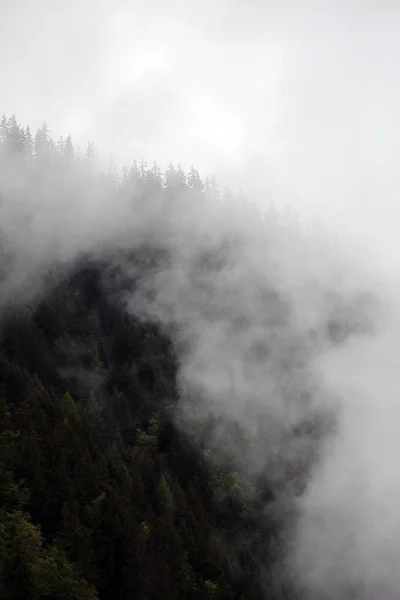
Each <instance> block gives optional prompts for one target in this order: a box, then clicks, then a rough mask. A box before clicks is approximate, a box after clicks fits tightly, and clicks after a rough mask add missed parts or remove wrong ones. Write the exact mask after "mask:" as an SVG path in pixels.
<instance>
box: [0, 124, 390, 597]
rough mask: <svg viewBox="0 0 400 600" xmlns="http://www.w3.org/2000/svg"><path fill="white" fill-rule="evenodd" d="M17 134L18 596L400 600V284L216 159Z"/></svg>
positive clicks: (5, 149) (12, 201)
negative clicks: (224, 180) (231, 184)
mask: <svg viewBox="0 0 400 600" xmlns="http://www.w3.org/2000/svg"><path fill="white" fill-rule="evenodd" d="M0 143H1V147H0V245H1V262H0V270H1V278H0V344H1V348H0V384H1V386H0V426H1V433H0V440H1V452H0V477H1V485H0V500H1V506H0V526H1V531H2V534H1V535H2V541H1V546H0V564H1V569H0V590H1V594H0V595H1V597H4V598H20V597H23V598H32V599H33V598H35V599H36V598H43V599H48V598H74V599H75V598H76V599H81V600H84V599H88V598H90V599H94V598H99V599H103V598H104V599H106V598H107V599H108V598H110V599H111V598H126V599H128V598H141V599H143V600H148V599H150V598H154V599H156V598H161V597H164V598H179V599H180V598H188V599H189V598H198V599H199V600H203V599H205V598H207V599H208V598H218V599H221V600H222V599H225V598H227V599H228V598H229V599H232V600H233V599H238V600H239V599H240V600H244V599H247V598H248V599H249V600H250V599H255V598H260V599H264V598H301V599H303V598H304V599H305V600H308V599H310V600H314V599H316V598H318V599H324V598H326V599H327V600H328V599H332V600H336V599H342V598H360V599H364V598H368V599H371V600H372V599H373V600H375V599H378V598H385V599H386V598H388V599H389V598H395V597H397V595H398V591H399V590H400V581H399V574H398V569H397V567H396V565H397V557H398V555H399V551H400V547H399V542H398V537H399V536H398V533H399V530H400V523H399V516H398V515H399V514H400V513H399V512H398V499H399V496H400V479H399V477H398V476H397V473H396V466H395V456H396V449H397V448H398V441H397V440H398V423H397V415H398V408H397V390H398V389H399V388H398V383H399V382H398V381H397V379H398V376H399V375H398V373H399V372H400V371H399V368H398V367H399V365H398V364H397V358H396V348H397V342H398V332H399V320H398V310H397V308H396V298H397V295H396V293H395V290H394V286H393V287H390V285H388V282H380V281H379V280H378V281H377V280H376V279H374V278H373V277H372V276H370V275H369V273H368V265H364V264H362V261H360V257H359V256H357V255H356V254H354V255H353V254H352V253H351V252H350V251H349V250H348V249H347V250H344V249H343V248H342V247H340V246H339V245H335V244H334V243H333V242H332V241H328V240H327V239H325V238H324V237H323V236H322V235H319V232H318V231H311V230H308V231H307V232H305V231H303V230H302V228H301V227H300V226H298V225H297V224H296V221H295V220H294V219H292V218H291V217H290V215H288V214H285V213H284V212H282V211H276V210H275V209H273V208H272V207H271V208H270V209H269V210H267V211H264V212H261V211H260V209H259V208H257V207H256V206H254V205H253V204H251V203H250V202H249V201H248V200H247V199H246V198H245V197H244V196H242V195H235V194H232V193H231V192H229V190H225V191H223V192H221V191H220V190H219V189H218V186H217V183H216V181H215V179H213V178H211V179H202V178H201V177H200V175H199V173H198V172H197V170H196V169H195V168H194V167H192V168H191V169H189V171H188V172H187V171H185V170H184V169H183V167H182V166H181V165H172V164H171V165H170V166H169V167H168V169H167V170H166V171H165V172H161V170H160V169H159V167H158V166H157V164H156V163H154V164H153V165H146V164H145V163H144V162H143V161H142V162H140V163H137V162H135V163H133V165H130V166H128V167H125V168H124V169H122V170H120V171H119V170H117V169H116V167H115V166H114V165H113V164H112V163H110V165H109V166H108V168H106V169H104V168H102V167H101V166H100V164H98V160H97V158H96V150H95V147H94V145H93V144H91V143H90V144H89V145H88V147H87V149H86V150H85V151H81V152H78V151H77V150H76V149H75V148H74V145H73V142H72V139H71V138H70V137H67V138H65V139H64V138H61V139H59V140H58V141H55V140H53V139H52V138H51V136H50V132H49V129H48V127H47V125H46V124H44V125H43V126H42V127H41V128H40V129H39V130H38V131H37V132H36V133H33V132H31V131H30V129H29V127H24V128H22V127H21V126H20V124H19V123H18V122H17V119H16V117H14V116H12V117H7V116H4V117H3V118H2V119H1V123H0ZM383 283H384V284H385V285H383Z"/></svg>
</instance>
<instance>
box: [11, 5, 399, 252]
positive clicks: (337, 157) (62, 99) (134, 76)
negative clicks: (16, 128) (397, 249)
mask: <svg viewBox="0 0 400 600" xmlns="http://www.w3.org/2000/svg"><path fill="white" fill-rule="evenodd" d="M0 67H1V68H0V112H6V113H9V114H10V113H12V112H16V113H17V117H18V118H19V120H20V121H21V122H22V123H30V124H32V125H33V126H37V125H39V124H40V123H41V122H42V121H43V120H44V119H46V120H47V122H48V123H49V125H50V128H51V129H52V131H53V133H54V135H55V136H56V137H57V136H58V135H59V134H60V133H64V134H66V133H68V132H71V133H72V135H73V138H74V140H75V142H81V143H82V145H85V143H86V140H87V139H88V138H91V139H93V140H94V141H95V142H96V144H97V146H98V147H99V148H100V150H101V151H102V153H103V154H104V155H106V156H107V155H108V152H111V153H112V155H113V158H114V159H115V160H117V161H118V162H125V161H126V162H131V160H132V159H133V158H135V157H136V158H139V159H140V158H141V157H142V156H143V157H144V158H145V159H146V160H148V161H149V162H151V161H152V160H153V159H154V158H157V160H158V162H160V163H161V165H162V166H164V165H165V164H166V163H167V162H168V160H170V159H172V160H173V161H179V160H180V161H181V162H182V163H183V164H184V166H185V167H186V168H187V169H189V167H190V165H191V164H192V163H194V164H195V165H196V166H197V167H198V168H199V169H200V171H201V172H202V174H211V173H213V172H215V173H216V175H217V178H218V180H219V181H220V182H221V183H222V184H225V183H226V182H227V183H230V184H231V186H232V187H233V188H235V187H237V186H240V185H242V186H243V188H244V190H245V191H246V192H248V193H249V195H250V196H252V197H253V198H254V199H256V200H258V201H262V200H263V199H268V201H269V200H274V201H275V202H276V203H277V204H279V203H280V202H287V201H288V202H289V203H290V204H291V205H293V206H295V207H296V208H299V207H300V210H301V211H303V213H307V214H312V213H315V214H317V215H322V216H323V218H325V219H327V220H328V221H333V222H334V223H336V222H337V223H340V224H341V225H342V226H343V224H344V223H345V225H346V227H347V228H348V229H350V230H354V231H361V232H364V233H366V234H367V235H368V236H369V239H370V240H371V243H372V241H374V242H375V243H376V245H377V247H378V248H379V251H381V250H383V251H384V252H385V253H386V254H387V256H392V254H391V252H390V246H391V245H392V244H394V243H395V241H396V239H397V231H398V216H399V198H398V193H399V189H400V186H399V183H400V170H399V168H398V164H400V160H399V159H400V4H399V3H397V2H396V0H392V1H389V0H363V1H362V0H351V1H350V0H348V1H347V0H342V1H339V0H338V1H335V2H333V1H325V0H314V1H312V0H303V1H300V0H293V1H292V2H290V1H289V0H282V1H280V2H277V1H272V0H271V1H269V2H268V0H202V2H192V1H190V0H169V1H168V2H167V1H165V0H113V1H111V0H109V1H105V0H35V1H33V0H14V1H13V2H10V3H8V2H6V0H1V1H0ZM393 258H394V262H396V258H395V257H393Z"/></svg>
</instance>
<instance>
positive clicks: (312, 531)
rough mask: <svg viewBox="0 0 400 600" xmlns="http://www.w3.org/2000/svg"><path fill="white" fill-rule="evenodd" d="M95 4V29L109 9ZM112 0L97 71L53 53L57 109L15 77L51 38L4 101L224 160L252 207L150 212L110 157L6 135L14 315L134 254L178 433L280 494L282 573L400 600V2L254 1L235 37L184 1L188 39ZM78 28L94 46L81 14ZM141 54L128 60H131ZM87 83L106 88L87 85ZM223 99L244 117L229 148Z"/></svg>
mask: <svg viewBox="0 0 400 600" xmlns="http://www.w3.org/2000/svg"><path fill="white" fill-rule="evenodd" d="M22 4H23V3H20V5H21V6H20V7H19V6H18V3H17V4H16V5H15V7H14V9H13V10H12V11H10V13H9V29H8V30H7V31H8V32H9V33H8V35H9V41H8V42H7V36H5V37H4V36H3V37H2V42H1V43H2V44H3V46H2V47H4V48H7V43H8V44H10V43H11V41H12V32H13V31H14V32H15V31H19V29H20V28H22V29H23V31H26V40H27V41H28V40H29V36H30V35H31V34H30V28H29V27H27V24H26V23H27V20H28V17H29V15H30V13H29V12H28V13H27V12H25V10H27V7H22ZM72 4H73V8H74V10H75V8H76V5H75V4H74V3H72ZM83 4H84V9H85V10H84V14H85V18H87V19H89V20H92V19H93V17H94V14H95V10H96V11H97V6H98V5H97V4H96V9H95V8H94V5H93V3H91V2H86V3H83ZM100 4H101V9H99V11H98V12H96V15H97V17H96V19H94V20H92V21H91V22H92V23H93V26H92V27H91V28H90V40H91V43H92V48H93V51H94V50H96V52H94V54H96V56H97V58H96V59H95V60H94V61H93V59H91V58H90V56H88V55H82V56H79V53H78V55H76V54H75V55H73V54H72V51H70V50H69V49H68V46H67V45H66V44H65V45H64V46H63V51H62V52H63V56H64V59H65V63H68V64H69V66H68V67H67V66H66V64H64V63H62V65H59V64H57V60H56V57H55V58H54V64H53V65H52V67H51V69H50V70H51V71H52V72H53V74H54V73H55V74H57V81H60V82H63V85H64V87H62V88H57V89H56V96H55V97H56V99H57V100H56V102H53V103H51V102H49V100H48V99H47V98H46V96H47V93H46V89H47V86H50V85H51V82H49V81H47V83H46V77H45V76H44V75H43V80H42V88H41V89H39V88H37V89H28V88H26V89H25V88H24V89H21V88H20V87H19V86H20V85H22V84H21V83H18V86H17V87H12V85H11V83H12V81H13V78H12V77H11V75H10V74H12V72H13V67H12V65H13V64H14V65H15V66H16V67H17V66H18V65H19V66H20V67H22V68H28V67H29V68H31V69H32V70H33V72H40V69H39V67H40V66H42V67H44V65H45V64H46V61H47V58H45V47H44V45H43V46H41V45H40V42H37V44H38V45H36V46H35V48H36V52H37V62H36V63H34V61H33V59H32V58H31V59H30V60H31V62H29V65H27V64H26V63H25V62H24V60H25V59H24V58H23V57H22V54H21V55H19V54H18V53H16V54H13V56H12V63H11V64H9V65H8V67H7V68H6V69H5V70H4V74H3V75H4V77H3V81H6V80H7V81H9V85H8V86H7V85H5V89H6V93H5V109H6V110H7V111H9V112H10V114H11V113H12V112H14V111H17V116H18V117H19V118H22V119H24V120H26V121H27V122H28V120H30V119H32V122H33V125H34V126H35V125H39V124H40V123H41V122H42V121H43V120H44V119H47V118H50V119H52V120H53V121H54V126H55V127H57V126H58V123H60V128H61V129H60V133H63V135H64V136H65V135H67V133H68V132H69V131H71V133H72V134H73V135H74V134H75V133H76V135H77V137H78V139H81V140H82V144H84V143H86V139H87V137H95V138H96V139H99V140H100V142H101V144H102V146H103V147H106V149H110V150H112V153H113V155H114V156H115V155H117V158H118V161H119V162H122V161H123V160H128V155H129V160H130V159H131V158H134V156H133V155H132V156H131V153H133V154H135V153H137V158H140V156H143V155H146V154H150V157H149V158H150V160H151V159H152V158H153V155H154V154H158V155H159V157H160V160H163V161H165V162H167V161H168V160H169V159H170V158H172V159H174V160H181V161H182V162H183V161H187V162H188V164H191V163H193V162H194V163H195V164H196V166H200V167H202V168H204V169H206V170H209V172H207V171H206V172H205V173H204V175H207V174H211V172H216V173H217V174H219V175H220V176H221V179H222V182H223V184H224V183H225V182H227V183H230V184H231V185H232V186H233V187H236V188H238V187H239V186H241V185H242V186H244V188H245V191H246V193H247V194H248V197H249V201H248V202H245V201H243V200H239V199H234V198H233V197H227V198H225V199H224V200H223V201H222V200H221V199H218V198H217V197H216V196H215V195H213V194H211V193H210V194H205V195H204V194H198V193H196V192H193V193H192V194H186V193H184V194H183V193H178V192H177V193H176V194H175V195H174V197H172V198H168V201H167V200H166V198H165V195H163V194H161V193H159V191H156V190H155V192H154V194H153V195H152V197H151V198H147V199H146V202H143V198H142V197H141V195H140V193H141V192H140V186H138V184H137V182H136V183H135V182H133V183H132V182H125V184H124V185H120V186H118V185H116V184H115V181H114V180H113V179H112V177H111V178H110V176H109V175H107V174H104V173H102V172H101V171H100V170H99V167H98V166H97V165H96V164H94V162H93V161H92V160H91V159H90V158H87V160H86V159H85V160H83V161H82V162H79V163H78V162H74V161H72V162H70V163H68V165H66V162H65V160H61V159H60V163H59V164H57V163H56V164H55V163H54V161H53V158H51V160H50V159H49V156H51V157H53V154H46V153H45V152H44V153H42V156H41V158H40V159H38V158H35V159H34V160H33V159H31V158H27V157H26V156H24V157H21V156H20V155H19V154H17V153H15V152H14V150H12V149H10V148H8V147H6V145H5V144H4V145H3V147H2V154H1V160H0V232H1V240H2V242H1V246H2V252H3V255H2V256H3V258H2V273H1V280H0V311H1V312H0V325H1V323H2V322H3V320H4V319H5V318H6V315H7V311H8V310H9V309H10V308H11V307H15V306H24V305H26V304H29V303H32V302H33V303H34V302H36V301H38V300H39V299H40V297H41V296H42V295H43V294H44V293H45V292H46V291H47V289H48V286H49V285H51V284H50V283H49V280H48V274H49V270H51V268H52V267H53V266H54V265H57V268H59V269H61V270H62V269H65V270H69V269H71V268H73V265H74V264H75V262H76V261H77V260H79V259H80V258H81V257H82V256H85V255H90V256H93V257H97V258H101V257H103V256H105V255H107V256H109V255H110V254H111V255H112V256H114V257H118V262H117V265H116V266H117V267H118V268H119V269H120V270H121V271H122V273H123V274H124V276H125V277H126V278H127V279H128V281H132V285H131V288H130V289H128V290H127V289H124V290H115V289H112V290H111V289H110V290H109V291H110V293H114V294H115V292H116V291H117V295H119V300H122V301H123V303H124V306H125V307H126V310H128V311H130V312H131V313H132V314H134V315H136V316H139V317H140V318H142V319H143V320H148V321H150V322H152V323H157V324H158V325H160V327H161V328H162V329H163V330H164V331H166V332H167V333H168V334H169V335H170V336H171V338H172V340H173V343H174V347H175V349H176V352H177V354H178V358H179V373H178V377H179V387H180V403H179V414H178V415H177V419H178V422H179V424H180V425H181V426H182V427H185V428H186V429H187V430H188V431H189V432H191V433H193V434H196V435H201V437H202V442H203V443H204V444H205V445H206V446H207V447H208V448H211V451H212V457H213V460H215V461H216V462H218V463H219V464H226V463H228V464H233V465H235V467H236V468H238V469H240V470H241V471H242V472H243V473H244V474H246V476H247V477H248V478H249V479H250V480H256V479H257V478H260V477H261V478H263V477H264V478H265V479H267V480H269V481H270V482H271V484H272V485H273V487H274V490H275V496H276V500H275V504H276V508H274V510H276V516H277V519H281V520H282V527H283V537H284V547H285V555H284V557H283V558H282V557H279V561H278V565H277V573H278V575H277V579H282V580H283V579H285V578H287V579H290V580H291V581H293V582H294V584H293V585H294V588H295V590H296V592H297V593H298V595H299V597H300V598H304V599H305V600H309V599H310V600H314V598H315V599H316V598H318V599H321V598H322V599H325V598H326V599H327V600H331V599H332V600H336V599H339V598H340V599H342V598H360V599H364V598H367V599H370V600H377V599H378V598H388V599H390V598H395V597H397V596H398V592H399V590H400V574H399V569H398V568H397V558H398V556H399V554H400V541H399V540H400V535H399V534H400V516H399V515H400V513H399V510H398V505H399V500H400V477H399V476H398V474H397V471H396V466H395V465H396V453H397V452H398V451H399V450H400V444H399V441H398V439H399V436H398V426H399V421H400V418H399V417H400V411H399V408H398V390H399V389H400V387H399V384H400V361H399V360H398V359H397V354H398V352H397V350H398V346H399V342H400V312H399V308H398V306H399V305H400V304H399V300H400V294H399V292H400V290H399V286H398V283H397V268H398V267H397V257H396V251H397V249H398V242H397V219H396V217H397V215H398V211H397V195H398V175H397V155H398V139H400V137H399V135H398V134H399V133H400V132H399V129H400V127H399V124H400V123H399V121H398V117H397V103H398V95H399V90H400V87H399V85H398V81H397V74H396V68H395V63H396V61H394V60H393V58H394V57H397V56H398V54H399V50H400V47H399V43H398V42H397V41H396V40H397V38H398V33H399V29H400V24H399V12H398V11H397V10H396V9H392V8H390V7H388V6H387V5H385V4H383V5H381V7H380V8H378V7H377V6H376V7H375V10H374V6H373V5H371V6H368V7H358V6H357V7H355V8H354V12H351V9H350V8H348V9H346V8H345V7H344V6H343V7H342V6H337V8H336V9H335V10H333V9H332V7H331V8H328V7H325V8H321V6H322V5H319V8H317V7H313V6H312V5H311V3H309V4H307V5H304V8H302V9H301V10H300V9H299V8H295V7H294V6H291V5H290V4H289V3H287V4H285V7H286V8H287V10H284V9H282V10H278V9H276V10H272V8H268V9H267V8H265V7H264V4H263V5H262V6H260V4H258V3H251V6H250V8H249V10H248V11H246V10H245V8H244V4H243V3H240V2H237V3H236V4H237V9H238V13H237V15H238V16H237V18H232V19H231V20H230V21H228V24H227V25H225V26H224V27H223V26H222V23H225V21H224V18H225V16H226V14H227V10H228V9H227V7H226V6H225V3H224V2H220V3H218V7H217V9H218V10H217V15H216V16H215V23H214V22H213V23H212V24H211V25H210V27H208V24H209V20H208V19H207V17H208V16H209V14H210V10H211V9H210V6H209V5H208V4H207V3H205V4H203V8H202V11H204V12H202V11H200V13H199V15H198V17H197V18H196V20H195V22H193V20H192V12H191V11H190V10H189V11H188V12H187V10H186V11H182V8H183V7H182V6H180V4H179V3H175V4H174V6H173V7H172V8H171V12H170V13H169V16H168V24H169V26H170V29H168V28H166V30H167V32H169V33H168V35H167V34H166V33H165V30H164V33H162V28H161V25H160V23H161V21H162V19H165V18H167V15H166V14H165V13H164V10H165V9H164V8H163V7H162V6H161V5H159V3H153V4H155V5H154V6H152V9H151V10H154V15H155V16H154V20H153V21H152V19H151V18H150V17H151V14H150V12H148V11H149V10H150V9H145V7H144V6H142V5H141V4H140V3H132V5H131V4H129V3H120V5H119V7H118V10H117V11H116V12H115V13H114V12H113V10H111V8H110V7H109V6H108V5H107V3H100ZM39 5H40V10H39V8H38V12H37V13H36V16H35V14H34V12H35V11H33V13H32V15H31V17H32V19H33V21H34V20H35V19H37V20H39V18H40V17H41V15H42V12H41V11H43V14H44V12H46V14H47V13H48V11H50V14H51V15H52V18H53V20H54V24H55V25H57V23H59V22H60V20H63V19H68V18H70V17H68V14H75V13H74V12H73V11H72V12H70V11H69V9H68V11H67V9H66V8H65V10H63V11H60V12H59V13H57V14H56V13H52V12H51V9H50V6H49V5H48V4H47V3H46V2H42V3H38V6H39ZM20 8H21V11H20V12H18V11H19V9H20ZM22 8H23V14H24V18H23V19H22V17H21V15H22ZM30 10H32V9H30ZM35 10H36V9H35ZM350 13H351V14H350ZM152 14H153V13H152ZM42 16H43V15H42ZM75 16H76V15H75ZM124 22H125V24H124ZM24 23H25V25H24ZM130 23H135V24H136V27H137V28H138V30H140V27H139V25H140V24H141V25H143V26H144V29H143V31H145V32H146V33H147V34H148V38H146V36H145V35H144V34H142V38H141V40H140V44H141V45H140V44H139V46H138V47H137V48H136V47H135V48H133V47H131V46H130V45H129V43H128V39H129V36H128V33H129V31H128V30H129V24H130ZM149 23H150V24H149ZM259 23H264V24H265V28H262V27H260V25H259ZM73 24H74V19H71V26H72V25H73ZM75 24H76V23H75ZM79 24H80V25H79V27H80V30H82V32H81V34H80V37H79V39H80V40H82V39H83V37H84V30H85V27H84V24H83V18H82V20H81V21H79ZM267 24H268V26H267ZM2 26H3V27H5V25H4V24H3V25H2ZM13 28H14V29H13ZM121 28H122V29H121ZM10 32H11V33H10ZM122 34H123V35H122ZM118 36H119V37H118ZM219 36H222V39H223V40H224V44H225V46H224V44H219V43H218V39H219ZM173 38H174V39H176V40H178V42H176V45H174V44H172V42H171V39H173ZM118 39H120V42H119V43H120V45H119V46H118V44H117V41H118ZM63 40H64V42H67V41H68V40H66V39H64V38H63ZM149 40H150V41H149ZM216 40H217V41H216ZM238 40H240V41H238ZM152 44H153V45H155V46H157V48H158V49H160V47H161V48H162V49H161V50H159V53H160V55H161V58H163V60H158V58H157V56H158V55H157V52H155V53H154V54H153V55H152V56H153V59H152V60H153V62H152V61H149V64H150V66H149V67H146V68H145V67H143V69H144V70H143V72H138V70H137V69H133V71H134V76H133V75H132V69H131V65H130V62H129V56H130V54H132V55H134V56H137V51H139V50H140V49H142V55H140V52H139V57H140V56H147V57H148V56H149V49H151V47H152ZM160 44H161V46H160ZM163 44H164V46H163ZM222 46H224V48H222ZM182 48H186V49H187V50H188V56H189V57H190V58H191V59H192V60H194V59H196V60H195V61H194V62H193V63H192V64H195V65H196V66H197V70H196V69H193V72H192V73H191V74H190V76H189V75H188V78H187V83H186V84H185V83H184V82H183V81H182V80H181V79H179V77H178V76H177V72H179V71H180V70H181V69H183V68H184V67H185V66H186V65H185V61H184V60H183V59H182V58H177V57H178V55H179V56H180V54H179V53H180V50H181V49H182ZM216 49H217V50H218V52H217V54H216V56H217V60H216V62H217V63H218V64H217V67H215V68H213V69H211V70H210V72H209V73H207V70H206V68H205V67H204V65H203V61H205V58H204V57H203V58H202V56H203V55H202V53H204V56H206V57H208V58H210V57H211V56H214V54H215V52H216ZM267 51H268V52H267ZM82 52H83V50H82ZM266 52H267V54H265V53H266ZM150 54H151V53H150ZM264 55H267V58H266V59H265V60H264V59H262V58H261V57H262V56H264ZM56 56H57V55H56ZM154 56H155V57H156V58H154ZM67 59H68V60H67ZM119 60H121V64H124V65H125V66H124V67H121V69H120V70H116V69H115V66H116V64H117V63H118V62H119ZM124 60H125V62H124ZM236 60H238V61H239V62H236V63H235V61H236ZM224 61H225V63H224ZM138 62H140V61H138ZM223 64H226V68H225V67H223ZM235 64H236V67H235ZM94 66H95V68H92V67H94ZM129 69H131V70H130V71H129V72H130V75H129V77H128V75H127V71H128V70H129ZM146 69H147V70H146ZM224 69H225V70H224ZM89 71H90V72H91V73H92V80H90V85H89V83H88V84H87V86H86V87H85V86H81V87H82V90H80V85H79V82H81V83H82V82H85V81H86V82H87V79H85V77H86V75H85V74H87V73H88V72H89ZM221 73H222V74H223V77H222V80H221V81H222V83H221V82H219V80H218V78H219V75H220V74H221ZM260 73H263V77H260ZM260 80H262V81H260ZM257 82H258V84H259V87H257V85H258V84H257ZM73 84H74V88H73V89H74V94H73V96H72V99H71V105H72V106H73V107H74V108H73V110H72V111H70V110H67V103H66V100H65V96H67V95H68V94H67V92H68V90H69V89H70V87H72V85H73ZM229 84H230V85H229ZM24 85H27V84H26V83H25V84H24ZM224 86H225V87H226V90H224ZM160 90H161V92H162V93H163V94H164V98H165V102H164V104H160V103H159V100H158V97H159V96H160V93H161V92H160ZM193 90H195V93H192V92H193ZM260 90H261V91H260ZM236 92H237V93H236ZM239 92H240V93H239ZM235 93H236V96H235ZM230 94H231V97H235V98H236V100H235V101H233V100H232V101H231V103H229V95H230ZM26 98H28V99H30V100H32V106H33V107H34V108H33V109H28V107H27V104H28V103H27V102H26ZM199 98H200V100H198V99H199ZM193 99H195V100H196V99H197V100H198V103H197V104H196V103H195V107H196V106H200V107H202V106H203V105H204V106H208V113H207V114H208V117H207V118H205V116H204V115H200V116H199V114H197V113H196V114H197V117H196V118H197V120H196V119H195V121H193V115H192V112H191V110H192V108H193V102H192V101H193ZM97 100H98V102H97ZM133 100H135V102H136V104H135V105H134V106H132V104H131V101H132V102H133ZM94 106H96V108H94ZM149 106H151V110H150V109H149V108H148V107H149ZM190 107H192V108H190ZM210 107H211V108H210ZM217 108H218V110H219V111H222V112H223V111H224V109H226V110H228V109H230V110H231V113H232V115H233V116H232V118H231V120H230V121H229V122H228V125H229V127H230V129H229V127H227V128H226V129H225V130H224V129H223V128H221V129H220V130H219V133H218V136H216V134H215V132H216V128H217V121H218V114H221V112H219V113H218V110H217ZM213 111H214V112H215V114H214V113H213ZM195 112H196V111H195ZM210 114H211V115H213V114H214V116H210ZM39 115H40V116H39ZM121 115H122V117H121ZM250 115H252V116H250ZM206 116H207V115H206ZM153 117H154V119H153ZM144 118H145V125H143V126H142V128H140V126H139V125H140V121H141V120H142V119H144ZM181 121H182V123H181ZM126 123H129V126H128V127H127V126H126ZM110 124H111V125H110ZM51 126H53V123H51ZM235 128H236V129H235ZM122 130H124V132H125V131H126V130H128V135H125V133H124V134H122ZM228 130H229V131H230V132H231V133H230V134H229V135H232V130H234V131H236V134H235V136H233V137H229V138H228V137H227V136H228ZM96 133H98V135H96ZM128 138H129V139H128ZM171 140H172V141H171ZM224 141H225V143H224ZM118 153H120V154H118ZM151 153H152V154H151ZM52 161H53V162H52ZM116 190H117V191H116ZM271 202H272V203H274V204H275V206H276V209H275V210H272V209H271V208H270V203H271ZM287 204H289V205H290V209H291V212H289V213H288V212H285V210H284V207H285V206H286V205H287ZM149 247H151V248H153V249H154V250H155V251H158V252H159V254H158V255H157V256H156V259H155V261H154V262H153V263H152V265H151V267H150V268H148V269H147V270H145V271H144V270H143V268H142V267H139V266H138V265H137V264H135V263H134V262H132V261H131V260H128V259H127V258H126V253H127V252H128V251H129V252H130V251H131V250H133V251H134V252H135V253H136V255H137V256H139V258H140V257H141V256H142V255H144V253H145V249H146V248H149ZM120 257H124V258H120ZM115 260H117V259H116V258H115ZM133 282H134V283H133ZM104 285H105V287H106V288H107V285H109V282H107V281H105V282H104ZM279 583H280V582H279V581H278V582H277V586H279Z"/></svg>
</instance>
